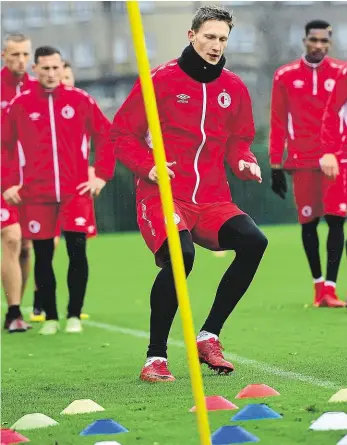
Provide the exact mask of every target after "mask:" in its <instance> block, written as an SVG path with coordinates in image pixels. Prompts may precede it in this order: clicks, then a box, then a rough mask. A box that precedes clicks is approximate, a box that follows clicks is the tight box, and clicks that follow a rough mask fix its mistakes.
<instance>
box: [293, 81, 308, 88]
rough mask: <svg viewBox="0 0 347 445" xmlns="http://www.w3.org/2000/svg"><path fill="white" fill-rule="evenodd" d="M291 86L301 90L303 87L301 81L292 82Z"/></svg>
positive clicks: (303, 83)
mask: <svg viewBox="0 0 347 445" xmlns="http://www.w3.org/2000/svg"><path fill="white" fill-rule="evenodd" d="M293 85H294V86H295V88H302V87H303V86H304V85H305V82H304V81H303V80H294V82H293Z"/></svg>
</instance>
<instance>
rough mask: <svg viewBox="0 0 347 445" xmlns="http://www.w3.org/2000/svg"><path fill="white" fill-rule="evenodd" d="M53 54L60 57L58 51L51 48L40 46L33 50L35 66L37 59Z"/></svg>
mask: <svg viewBox="0 0 347 445" xmlns="http://www.w3.org/2000/svg"><path fill="white" fill-rule="evenodd" d="M54 54H59V55H60V56H61V53H60V51H59V49H57V48H54V47H53V46H40V47H39V48H37V49H36V50H35V55H34V62H35V64H37V63H38V61H39V57H46V56H53V55H54Z"/></svg>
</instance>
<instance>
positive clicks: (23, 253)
mask: <svg viewBox="0 0 347 445" xmlns="http://www.w3.org/2000/svg"><path fill="white" fill-rule="evenodd" d="M31 247H32V243H31V241H30V240H22V243H21V249H20V257H21V259H27V258H29V257H30V251H31Z"/></svg>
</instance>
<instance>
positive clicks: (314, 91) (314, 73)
mask: <svg viewBox="0 0 347 445" xmlns="http://www.w3.org/2000/svg"><path fill="white" fill-rule="evenodd" d="M312 81H313V89H312V94H313V95H314V96H317V93H318V74H317V68H313V71H312Z"/></svg>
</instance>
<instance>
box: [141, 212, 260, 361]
mask: <svg viewBox="0 0 347 445" xmlns="http://www.w3.org/2000/svg"><path fill="white" fill-rule="evenodd" d="M180 240H181V246H182V252H183V258H184V264H185V270H186V275H187V276H188V275H189V273H190V272H191V270H192V267H193V263H194V256H195V251H194V244H193V241H192V238H191V235H190V233H189V232H187V231H183V232H180ZM219 244H220V247H221V248H222V249H225V250H235V251H236V257H235V259H234V261H233V262H232V264H231V265H230V266H229V268H228V269H227V271H226V273H225V274H224V276H223V278H222V280H221V282H220V285H219V287H218V290H217V294H216V298H215V301H214V303H213V306H212V309H211V312H210V314H209V316H208V318H207V320H206V322H205V324H204V325H203V328H202V329H203V330H206V331H208V332H211V333H214V334H216V335H219V333H220V330H221V329H222V326H223V324H224V322H225V320H226V319H227V318H228V316H229V315H230V313H231V312H232V310H233V309H234V307H235V306H236V304H237V303H238V302H239V300H240V299H241V297H242V296H243V295H244V293H245V292H246V290H247V288H248V287H249V285H250V283H251V281H252V279H253V277H254V274H255V272H256V270H257V268H258V265H259V263H260V260H261V258H262V256H263V254H264V251H265V249H266V246H267V239H266V238H265V236H264V235H263V233H262V232H261V231H260V230H259V229H258V227H257V226H256V225H255V223H254V221H253V220H252V219H251V218H250V217H249V216H247V215H239V216H236V217H235V218H232V219H230V220H228V221H227V222H226V223H225V224H224V225H223V226H222V228H221V229H220V231H219ZM158 254H159V255H160V257H161V259H162V260H163V263H164V267H163V269H162V270H161V271H160V272H159V274H158V276H157V278H156V280H155V282H154V285H153V288H152V292H151V321H150V345H149V348H148V352H147V356H148V357H153V356H159V357H167V339H168V336H169V332H170V328H171V325H172V322H173V319H174V317H175V314H176V311H177V307H178V305H177V297H176V291H175V286H174V281H173V274H172V267H171V261H170V255H169V251H168V246H167V243H165V244H164V245H163V246H162V248H161V249H160V251H159V252H158Z"/></svg>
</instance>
